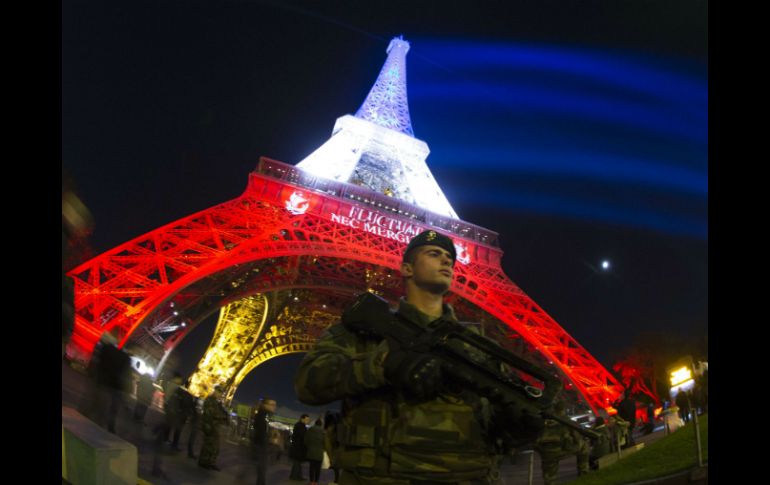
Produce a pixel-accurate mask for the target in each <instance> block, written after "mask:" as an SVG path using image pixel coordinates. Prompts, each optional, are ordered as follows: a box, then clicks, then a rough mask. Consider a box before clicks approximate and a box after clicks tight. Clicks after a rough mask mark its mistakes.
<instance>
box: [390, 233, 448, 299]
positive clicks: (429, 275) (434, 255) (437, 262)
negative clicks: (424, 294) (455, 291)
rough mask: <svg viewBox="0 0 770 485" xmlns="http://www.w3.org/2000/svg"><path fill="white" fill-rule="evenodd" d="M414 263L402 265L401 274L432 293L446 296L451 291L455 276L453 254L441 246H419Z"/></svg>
mask: <svg viewBox="0 0 770 485" xmlns="http://www.w3.org/2000/svg"><path fill="white" fill-rule="evenodd" d="M414 251H415V256H414V262H413V263H406V262H405V263H402V264H401V274H402V275H403V276H404V277H405V278H411V279H412V281H413V282H414V284H415V285H416V286H417V287H418V288H422V289H425V290H427V291H429V292H431V293H437V294H442V295H443V294H444V293H446V292H447V291H449V287H450V286H451V284H452V276H453V275H454V268H453V265H454V262H453V261H452V254H451V253H450V252H449V251H447V250H446V249H444V248H442V247H439V246H431V245H428V246H419V247H417V248H416V249H415V250H414Z"/></svg>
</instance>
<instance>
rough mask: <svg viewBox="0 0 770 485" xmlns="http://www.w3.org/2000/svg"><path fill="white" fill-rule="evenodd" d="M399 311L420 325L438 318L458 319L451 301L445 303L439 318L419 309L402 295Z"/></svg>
mask: <svg viewBox="0 0 770 485" xmlns="http://www.w3.org/2000/svg"><path fill="white" fill-rule="evenodd" d="M398 313H400V314H401V315H403V316H405V317H406V318H408V319H409V320H411V321H413V322H416V323H419V324H420V325H423V326H427V325H429V324H430V323H431V322H434V321H436V320H449V321H450V322H456V321H457V317H456V316H455V311H454V309H453V308H452V305H450V304H449V303H443V304H442V313H441V316H440V317H438V318H434V317H431V316H430V315H428V314H426V313H423V312H421V311H420V310H418V309H417V307H416V306H414V305H412V304H411V303H409V302H407V301H406V299H405V298H403V297H402V298H401V299H400V300H399V301H398Z"/></svg>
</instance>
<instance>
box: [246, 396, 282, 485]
mask: <svg viewBox="0 0 770 485" xmlns="http://www.w3.org/2000/svg"><path fill="white" fill-rule="evenodd" d="M276 405H277V403H276V402H275V400H273V399H271V398H269V397H264V398H262V400H261V401H260V403H259V410H258V411H257V414H256V415H255V416H254V429H253V430H252V434H251V443H252V445H254V455H255V458H256V461H257V485H266V482H265V473H266V472H267V456H268V455H267V452H268V447H269V444H270V425H269V424H268V423H269V421H270V416H272V414H273V413H274V412H275V408H276Z"/></svg>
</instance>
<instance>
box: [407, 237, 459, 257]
mask: <svg viewBox="0 0 770 485" xmlns="http://www.w3.org/2000/svg"><path fill="white" fill-rule="evenodd" d="M420 246H438V247H440V248H443V249H446V250H447V251H448V252H449V254H451V255H452V262H454V261H455V260H456V259H457V250H456V249H455V244H454V242H452V240H451V239H450V238H448V237H447V236H445V235H443V234H441V233H439V232H436V231H433V230H428V231H423V232H421V233H420V234H418V235H416V236H415V237H413V238H412V240H411V241H409V245H408V246H407V247H406V251H404V261H406V255H407V254H409V251H411V250H412V249H414V248H417V247H420Z"/></svg>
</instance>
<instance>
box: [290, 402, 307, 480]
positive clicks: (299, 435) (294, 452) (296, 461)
mask: <svg viewBox="0 0 770 485" xmlns="http://www.w3.org/2000/svg"><path fill="white" fill-rule="evenodd" d="M308 423H310V416H308V415H307V414H303V415H302V416H301V417H300V418H299V421H297V422H296V423H295V424H294V430H293V431H292V433H291V448H289V458H291V474H290V475H289V479H290V480H305V477H303V476H302V462H303V461H305V460H306V458H305V455H306V453H307V450H306V448H305V433H306V432H307V425H308Z"/></svg>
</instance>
